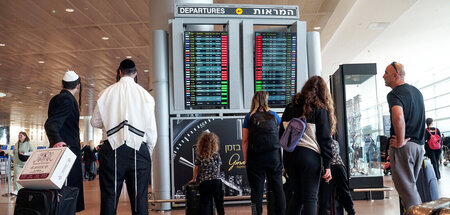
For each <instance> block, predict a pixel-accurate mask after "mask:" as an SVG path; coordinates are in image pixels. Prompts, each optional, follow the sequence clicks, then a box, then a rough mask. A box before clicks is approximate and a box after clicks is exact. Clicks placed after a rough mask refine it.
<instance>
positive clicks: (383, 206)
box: [0, 165, 450, 215]
mask: <svg viewBox="0 0 450 215" xmlns="http://www.w3.org/2000/svg"><path fill="white" fill-rule="evenodd" d="M441 175H442V178H441V180H440V181H439V182H438V184H439V191H440V196H441V197H444V196H445V197H450V165H449V166H447V167H445V166H441ZM384 181H385V186H393V185H392V180H391V177H390V176H385V178H384ZM84 185H85V187H84V189H85V190H84V191H85V194H84V195H85V204H86V210H84V211H83V212H81V213H78V214H80V215H91V214H92V215H95V214H99V211H100V209H99V208H100V188H99V186H98V179H97V180H94V181H86V182H85V183H84ZM6 189H7V184H6V183H5V182H4V181H2V182H1V183H0V194H4V193H6V192H7V190H6ZM125 196H126V195H123V194H122V196H121V199H120V203H119V205H118V213H117V214H123V215H124V214H131V213H130V204H129V202H128V198H126V197H125ZM354 203H355V210H356V212H357V214H377V215H383V214H386V215H392V214H398V211H399V209H398V208H399V205H398V194H397V192H396V191H394V192H392V193H391V198H390V199H384V200H375V201H367V200H359V201H355V202H354ZM264 210H265V209H264ZM13 211H14V198H12V199H11V198H9V197H2V196H0V214H1V215H9V214H11V215H12V214H13ZM225 213H226V214H229V215H234V214H250V206H249V205H248V204H245V205H233V206H230V205H227V206H226V208H225ZM150 214H154V215H156V214H168V215H180V214H185V212H184V209H174V210H172V211H165V212H161V211H151V212H150ZM264 214H266V211H264Z"/></svg>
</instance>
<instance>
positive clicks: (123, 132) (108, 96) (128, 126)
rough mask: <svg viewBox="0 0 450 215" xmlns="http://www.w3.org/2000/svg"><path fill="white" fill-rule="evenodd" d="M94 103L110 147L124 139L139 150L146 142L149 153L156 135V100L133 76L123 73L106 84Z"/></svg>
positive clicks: (116, 145) (122, 142)
mask: <svg viewBox="0 0 450 215" xmlns="http://www.w3.org/2000/svg"><path fill="white" fill-rule="evenodd" d="M97 106H98V111H99V113H100V117H101V120H102V121H103V126H104V128H103V129H104V130H105V131H106V134H107V137H108V141H109V143H110V145H111V147H112V149H113V150H114V149H117V148H119V147H120V146H121V145H123V144H124V143H125V144H126V145H127V146H129V147H131V148H133V149H135V150H139V148H140V146H141V144H142V142H146V143H147V146H148V148H149V151H150V154H152V152H153V148H154V146H155V144H156V138H157V133H156V121H155V112H154V108H155V101H154V99H153V97H152V96H151V95H150V94H149V93H148V92H147V91H146V90H145V89H144V88H143V87H141V86H140V85H139V84H137V83H135V82H134V79H133V78H131V77H122V78H121V79H120V81H119V82H117V83H115V84H113V85H111V86H109V87H108V88H106V89H105V90H104V91H103V93H102V94H101V95H100V98H99V99H98V101H97Z"/></svg>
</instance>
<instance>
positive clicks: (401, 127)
mask: <svg viewBox="0 0 450 215" xmlns="http://www.w3.org/2000/svg"><path fill="white" fill-rule="evenodd" d="M383 79H384V82H385V84H386V86H387V87H390V88H391V89H392V91H391V92H389V94H388V95H387V101H388V104H389V112H390V114H391V131H390V133H391V138H390V141H389V144H390V146H391V147H390V148H389V156H390V159H391V171H392V181H393V182H394V185H395V188H396V189H397V191H398V194H399V196H400V197H401V200H402V204H403V206H404V207H405V208H406V209H408V208H409V207H411V206H413V205H418V204H421V203H422V201H421V199H420V196H419V192H418V191H417V187H416V181H417V177H418V176H419V171H420V168H421V165H422V161H423V155H424V149H423V145H424V143H425V142H424V137H425V105H424V102H423V96H422V93H420V91H419V90H418V89H417V88H415V87H414V86H411V85H409V84H407V83H405V69H404V67H403V65H402V64H400V63H397V62H392V63H391V64H389V65H388V66H387V67H386V71H385V72H384V75H383Z"/></svg>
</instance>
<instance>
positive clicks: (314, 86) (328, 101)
mask: <svg viewBox="0 0 450 215" xmlns="http://www.w3.org/2000/svg"><path fill="white" fill-rule="evenodd" d="M300 98H303V99H304V104H303V107H302V108H303V114H304V115H305V116H307V117H310V116H311V115H312V114H313V112H314V109H315V108H322V109H326V110H328V114H329V115H328V117H329V119H330V126H331V133H332V134H334V133H335V132H336V116H335V115H334V104H333V98H331V94H330V91H329V90H328V87H327V83H325V81H324V80H323V78H322V77H320V76H312V77H311V78H309V79H308V81H306V83H305V85H304V86H303V88H302V90H301V91H300V92H299V93H297V94H295V96H294V104H296V105H299V103H298V102H299V100H300Z"/></svg>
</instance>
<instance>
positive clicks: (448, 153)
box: [442, 145, 450, 166]
mask: <svg viewBox="0 0 450 215" xmlns="http://www.w3.org/2000/svg"><path fill="white" fill-rule="evenodd" d="M442 149H443V151H444V154H443V157H444V166H447V165H448V164H449V163H450V149H449V148H448V146H446V145H443V146H442Z"/></svg>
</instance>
